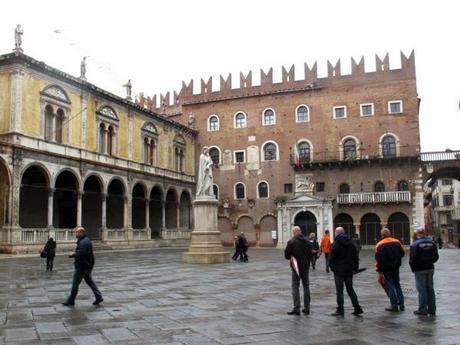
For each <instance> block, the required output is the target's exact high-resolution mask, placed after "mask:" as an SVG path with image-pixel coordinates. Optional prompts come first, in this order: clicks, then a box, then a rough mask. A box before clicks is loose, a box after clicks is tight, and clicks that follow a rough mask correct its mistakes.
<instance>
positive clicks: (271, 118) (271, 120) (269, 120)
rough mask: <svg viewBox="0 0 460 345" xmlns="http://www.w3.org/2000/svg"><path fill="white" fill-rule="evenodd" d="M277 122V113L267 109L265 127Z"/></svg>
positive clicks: (264, 114) (264, 119)
mask: <svg viewBox="0 0 460 345" xmlns="http://www.w3.org/2000/svg"><path fill="white" fill-rule="evenodd" d="M275 123H276V122H275V112H274V111H273V110H272V109H267V110H265V111H264V113H263V119H262V124H263V125H264V126H270V125H274V124H275Z"/></svg>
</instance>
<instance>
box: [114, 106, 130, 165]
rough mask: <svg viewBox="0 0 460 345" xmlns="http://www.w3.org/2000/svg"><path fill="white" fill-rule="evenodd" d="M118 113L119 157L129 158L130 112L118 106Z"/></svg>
mask: <svg viewBox="0 0 460 345" xmlns="http://www.w3.org/2000/svg"><path fill="white" fill-rule="evenodd" d="M116 110H117V113H118V120H119V122H118V125H119V127H118V135H117V139H118V157H120V158H125V159H128V113H127V112H126V111H124V110H120V109H119V108H116Z"/></svg>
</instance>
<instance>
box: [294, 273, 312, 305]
mask: <svg viewBox="0 0 460 345" xmlns="http://www.w3.org/2000/svg"><path fill="white" fill-rule="evenodd" d="M301 280H302V286H303V303H304V306H303V307H304V309H306V310H308V311H309V310H310V282H309V280H308V271H307V272H301V273H300V277H299V276H298V275H297V273H295V272H292V300H293V302H294V310H296V311H300V292H299V287H300V281H301Z"/></svg>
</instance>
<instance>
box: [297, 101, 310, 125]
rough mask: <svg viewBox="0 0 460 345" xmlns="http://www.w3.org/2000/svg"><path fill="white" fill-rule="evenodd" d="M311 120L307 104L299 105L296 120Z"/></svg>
mask: <svg viewBox="0 0 460 345" xmlns="http://www.w3.org/2000/svg"><path fill="white" fill-rule="evenodd" d="M308 121H310V116H309V111H308V108H307V107H306V106H305V105H301V106H299V107H297V112H296V122H308Z"/></svg>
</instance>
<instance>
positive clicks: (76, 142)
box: [66, 89, 82, 147]
mask: <svg viewBox="0 0 460 345" xmlns="http://www.w3.org/2000/svg"><path fill="white" fill-rule="evenodd" d="M66 92H67V95H68V96H69V98H70V102H71V111H70V114H67V119H66V120H67V121H68V122H67V125H68V126H69V128H71V129H70V136H69V142H68V144H69V145H71V146H77V147H80V146H81V116H82V113H81V110H82V109H81V105H82V104H81V97H80V95H79V94H76V93H73V92H72V91H71V90H68V89H66Z"/></svg>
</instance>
